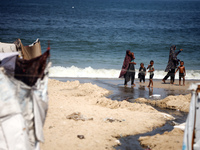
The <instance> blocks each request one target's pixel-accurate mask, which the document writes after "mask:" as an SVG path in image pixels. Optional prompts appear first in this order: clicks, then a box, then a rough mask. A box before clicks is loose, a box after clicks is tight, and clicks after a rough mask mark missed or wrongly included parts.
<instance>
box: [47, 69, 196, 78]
mask: <svg viewBox="0 0 200 150" xmlns="http://www.w3.org/2000/svg"><path fill="white" fill-rule="evenodd" d="M120 71H121V70H117V69H94V68H92V67H86V68H78V67H76V66H71V67H62V66H54V67H51V68H50V71H49V73H50V74H49V76H50V77H76V78H118V77H119V74H120ZM166 74H167V73H166V72H164V71H163V70H156V71H155V72H154V79H162V78H163V77H164V76H165V75H166ZM137 75H138V69H136V75H135V77H136V78H137ZM148 78H149V76H148V73H147V75H146V79H148ZM185 78H186V79H190V80H191V79H193V80H199V79H200V70H186V77H185ZM176 79H178V72H177V74H176Z"/></svg>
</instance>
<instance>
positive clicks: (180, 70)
mask: <svg viewBox="0 0 200 150" xmlns="http://www.w3.org/2000/svg"><path fill="white" fill-rule="evenodd" d="M183 65H184V62H183V61H181V62H180V66H179V67H178V68H177V70H176V72H177V71H178V70H179V85H181V78H183V86H185V75H186V71H185V67H184V66H183ZM176 72H175V74H176Z"/></svg>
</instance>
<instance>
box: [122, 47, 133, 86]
mask: <svg viewBox="0 0 200 150" xmlns="http://www.w3.org/2000/svg"><path fill="white" fill-rule="evenodd" d="M134 57H135V56H134V55H133V56H132V53H131V51H130V50H127V51H126V56H125V58H124V62H123V65H122V69H121V72H120V75H119V78H124V85H125V86H126V85H127V82H128V81H129V80H130V77H129V75H128V71H127V70H128V69H129V64H130V62H131V61H132V60H133V59H135V58H134Z"/></svg>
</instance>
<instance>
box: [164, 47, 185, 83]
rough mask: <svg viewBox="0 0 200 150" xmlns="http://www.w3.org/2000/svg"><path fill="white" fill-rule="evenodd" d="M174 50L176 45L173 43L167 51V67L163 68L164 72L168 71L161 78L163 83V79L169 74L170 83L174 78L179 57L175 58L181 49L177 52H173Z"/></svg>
mask: <svg viewBox="0 0 200 150" xmlns="http://www.w3.org/2000/svg"><path fill="white" fill-rule="evenodd" d="M175 50H176V46H175V45H173V46H171V47H170V52H169V61H168V64H167V67H166V69H165V72H168V73H167V75H166V76H165V77H164V78H163V80H162V81H163V82H164V83H165V81H166V80H167V79H168V78H169V76H170V77H171V81H170V83H171V84H174V78H175V69H176V67H177V65H178V62H179V61H180V60H179V59H177V55H178V54H179V53H180V52H181V51H182V50H183V49H180V50H179V51H178V52H177V53H175Z"/></svg>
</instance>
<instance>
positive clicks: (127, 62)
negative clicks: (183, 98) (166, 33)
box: [119, 45, 186, 87]
mask: <svg viewBox="0 0 200 150" xmlns="http://www.w3.org/2000/svg"><path fill="white" fill-rule="evenodd" d="M175 50H176V46H175V45H173V46H171V47H170V52H169V61H168V64H167V67H166V69H165V72H168V73H167V75H166V76H165V77H164V78H163V79H162V81H163V83H165V81H166V80H167V79H168V78H169V77H170V78H171V80H170V83H171V84H174V79H175V74H176V72H177V71H178V70H179V85H181V78H183V85H185V75H186V71H185V67H184V66H183V65H184V62H183V61H180V60H179V59H178V58H177V55H178V54H179V53H180V52H181V51H182V50H183V49H180V50H179V51H178V52H175ZM134 59H135V55H134V53H133V52H131V51H130V50H127V51H126V56H125V58H124V62H123V65H122V70H121V72H120V75H119V78H124V86H125V87H126V86H127V83H128V82H129V81H130V80H131V86H132V87H133V86H135V84H134V80H135V65H136V63H135V62H134ZM179 62H180V66H179V67H178V68H177V66H178V64H179ZM153 65H154V61H153V60H151V61H150V64H149V65H148V67H147V69H149V70H148V72H149V73H150V75H149V85H148V87H153V76H154V71H155V69H154V66H153ZM176 68H177V70H176V71H175V69H176ZM145 76H146V68H145V67H144V64H143V63H141V64H140V69H139V74H138V78H140V82H141V81H143V82H144V83H145Z"/></svg>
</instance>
